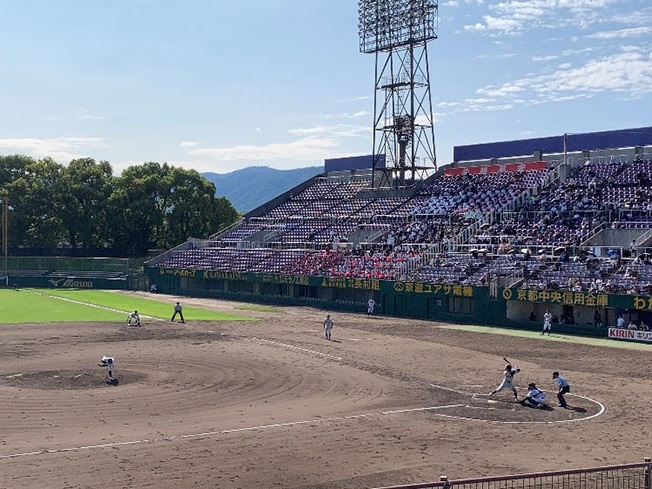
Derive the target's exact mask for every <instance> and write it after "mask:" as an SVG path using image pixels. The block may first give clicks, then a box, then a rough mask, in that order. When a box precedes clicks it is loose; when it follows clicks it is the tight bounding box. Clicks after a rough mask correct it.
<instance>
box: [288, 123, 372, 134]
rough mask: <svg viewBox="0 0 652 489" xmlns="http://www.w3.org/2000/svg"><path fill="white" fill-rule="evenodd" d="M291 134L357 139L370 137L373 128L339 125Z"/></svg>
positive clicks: (293, 131)
mask: <svg viewBox="0 0 652 489" xmlns="http://www.w3.org/2000/svg"><path fill="white" fill-rule="evenodd" d="M289 132H290V134H293V135H295V136H316V135H327V136H328V137H333V136H334V137H357V136H361V135H368V134H369V133H370V132H371V128H370V126H352V125H348V124H338V125H335V126H314V127H308V128H301V129H290V131H289Z"/></svg>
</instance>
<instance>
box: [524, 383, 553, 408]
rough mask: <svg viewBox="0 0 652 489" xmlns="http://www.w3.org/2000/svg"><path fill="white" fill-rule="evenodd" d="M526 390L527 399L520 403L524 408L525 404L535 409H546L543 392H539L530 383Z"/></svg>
mask: <svg viewBox="0 0 652 489" xmlns="http://www.w3.org/2000/svg"><path fill="white" fill-rule="evenodd" d="M527 388H528V392H527V397H526V398H525V399H523V400H522V401H521V404H523V405H524V406H525V405H526V404H527V403H529V404H531V405H532V406H534V407H537V408H545V407H547V406H546V394H545V392H543V391H542V390H539V389H538V388H537V386H536V384H535V383H534V382H530V383H529V384H528V386H527Z"/></svg>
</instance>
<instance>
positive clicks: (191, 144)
mask: <svg viewBox="0 0 652 489" xmlns="http://www.w3.org/2000/svg"><path fill="white" fill-rule="evenodd" d="M195 146H199V143H198V142H197V141H181V143H179V147H181V148H193V147H195Z"/></svg>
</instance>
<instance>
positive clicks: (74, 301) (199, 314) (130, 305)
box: [0, 289, 255, 324]
mask: <svg viewBox="0 0 652 489" xmlns="http://www.w3.org/2000/svg"><path fill="white" fill-rule="evenodd" d="M182 305H183V304H182ZM173 307H174V304H173V303H170V302H160V301H155V300H151V299H145V298H140V297H133V296H127V295H123V294H119V293H116V292H112V291H105V290H68V289H18V290H11V289H9V290H8V289H3V290H0V310H2V311H3V313H2V315H1V316H0V324H14V323H43V322H64V321H74V322H94V321H126V319H127V314H128V313H129V312H131V311H134V310H137V311H138V313H139V314H140V315H141V317H154V318H159V319H168V318H170V317H171V316H172V313H173V312H174V311H173ZM183 315H184V317H185V319H186V320H187V321H195V320H212V321H254V320H255V319H254V318H249V317H245V316H240V315H236V314H225V313H221V312H218V311H211V310H208V309H201V308H198V307H188V306H184V307H183Z"/></svg>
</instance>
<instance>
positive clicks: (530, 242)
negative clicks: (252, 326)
mask: <svg viewBox="0 0 652 489" xmlns="http://www.w3.org/2000/svg"><path fill="white" fill-rule="evenodd" d="M551 171H552V170H551V169H546V170H534V171H528V172H522V171H513V172H497V173H478V174H462V175H442V176H439V177H437V178H433V179H430V180H429V181H428V182H426V184H425V185H423V186H422V187H421V188H419V189H417V191H415V192H414V193H413V195H411V196H409V195H407V196H406V195H405V194H403V196H401V197H383V196H379V197H378V198H377V199H373V198H370V197H369V194H368V192H365V193H364V195H365V196H364V198H362V197H358V193H359V192H360V191H368V190H369V189H370V188H371V181H370V180H365V179H358V180H355V181H350V180H341V181H338V180H337V179H329V180H317V181H316V182H315V183H314V184H313V185H311V186H309V187H308V188H307V189H305V190H304V191H302V192H300V193H299V194H297V195H295V196H291V197H289V199H288V200H286V201H285V202H284V203H282V204H280V205H279V206H277V207H275V208H274V209H271V210H270V211H269V212H268V213H267V214H265V215H263V216H258V217H256V218H252V219H250V220H249V221H248V222H246V223H244V224H243V225H242V226H240V227H239V228H236V229H234V230H232V231H230V232H229V233H228V234H227V235H225V236H222V237H221V238H218V239H217V240H216V243H217V244H218V246H219V244H220V243H226V245H228V246H231V248H229V251H224V253H221V252H217V251H215V248H212V251H211V252H210V256H203V257H202V256H198V253H199V254H201V252H200V251H197V250H192V252H191V253H192V260H190V261H191V262H192V263H194V264H196V265H197V264H198V265H201V266H203V267H216V268H218V269H226V268H228V267H229V266H236V265H237V269H238V270H250V271H265V267H266V266H268V267H270V268H269V269H268V270H267V271H272V270H271V268H274V270H273V271H277V272H279V273H287V274H301V275H317V276H335V277H360V278H375V279H388V280H399V279H400V280H405V279H411V280H419V281H424V282H433V283H451V284H456V283H459V284H472V285H486V284H487V283H489V281H491V280H492V279H495V278H496V277H511V278H512V279H513V280H514V283H515V284H518V286H520V287H524V288H533V289H560V290H574V291H589V292H593V293H628V294H641V293H642V294H652V262H651V261H650V259H649V255H646V253H639V254H634V253H633V252H631V251H630V254H629V255H628V260H627V261H626V262H623V261H622V256H621V254H620V253H619V252H616V255H617V256H613V254H612V255H608V256H604V257H595V256H590V254H588V253H584V252H576V251H565V250H578V249H581V244H582V243H583V242H584V241H585V240H586V239H587V238H588V237H590V236H591V235H592V234H593V233H595V232H596V229H599V228H600V226H603V227H604V226H605V224H606V223H608V224H607V225H608V226H609V227H611V228H612V229H620V228H624V227H627V226H629V225H631V224H632V223H636V225H637V226H647V228H650V226H651V225H650V221H649V219H651V217H650V214H651V213H652V191H651V190H652V189H651V188H650V186H651V185H652V181H651V179H650V177H649V175H650V172H652V162H649V161H638V162H634V163H631V164H623V163H609V164H597V163H592V162H587V163H586V164H585V165H584V166H582V167H580V168H577V169H576V170H574V171H573V172H572V173H571V174H570V175H569V177H568V178H567V179H566V180H565V181H564V182H563V183H561V184H559V183H557V184H555V185H552V186H550V187H548V188H546V187H545V186H544V182H545V181H547V180H546V179H547V178H548V177H549V176H550V172H551ZM361 195H362V194H361ZM386 195H387V194H386ZM524 196H527V198H524ZM515 204H518V208H517V209H516V210H515V211H513V210H509V209H513V208H514V206H515ZM508 210H509V211H508ZM613 212H618V220H611V218H612V217H613V215H614V214H613ZM489 214H491V215H494V216H497V217H496V219H495V222H488V223H487V224H485V225H484V226H482V227H481V228H480V230H479V231H478V232H477V234H476V235H474V236H472V237H471V238H470V240H467V241H466V244H467V245H474V246H476V249H475V253H473V252H468V251H467V252H463V253H440V254H438V255H436V256H435V257H433V258H429V259H426V258H425V256H426V255H424V254H422V252H421V251H419V250H422V249H425V247H424V246H421V247H420V248H419V247H416V246H414V245H427V244H429V243H438V244H440V243H445V242H447V241H449V240H451V241H452V240H454V239H456V238H457V237H458V236H459V235H460V233H461V231H463V230H464V229H466V228H468V227H469V226H471V225H473V224H476V223H477V224H476V225H479V221H480V220H481V219H484V218H485V217H486V216H487V215H489ZM645 216H647V219H648V221H644V220H641V217H645ZM636 229H644V228H640V227H636ZM261 231H264V232H261ZM256 233H258V234H256ZM264 234H267V235H268V236H269V237H270V239H271V240H273V241H274V243H275V244H279V243H280V244H284V243H285V244H289V243H291V244H292V245H293V247H294V248H295V249H294V250H293V252H292V253H285V255H284V258H283V259H282V260H280V259H278V260H277V259H276V258H275V257H274V255H275V251H274V250H273V249H272V248H273V247H270V248H268V249H267V250H265V251H259V252H257V253H250V254H248V255H246V256H242V257H241V256H239V253H240V252H242V253H245V251H244V250H239V249H238V246H237V244H238V243H239V241H241V240H246V239H247V236H248V235H249V236H253V235H257V236H258V237H260V236H262V235H264ZM354 237H355V239H353V238H354ZM360 237H369V239H370V241H369V242H366V243H365V244H364V246H360V245H358V244H357V243H358V242H359V241H360V239H359V238H360ZM220 239H221V241H220ZM234 244H236V246H233V245H234ZM263 246H264V245H263ZM542 246H546V247H550V250H552V249H555V250H561V251H560V252H558V253H556V255H554V254H550V253H547V252H546V253H543V254H542V255H536V254H533V252H531V251H530V248H537V247H542ZM636 248H637V247H636V246H633V247H632V250H633V249H636ZM315 249H317V250H315ZM478 249H482V250H483V253H482V254H481V255H480V256H478ZM276 251H278V250H276ZM472 251H473V250H472ZM639 251H640V250H639ZM278 252H279V253H280V251H278ZM188 261H189V260H185V259H184V252H179V253H177V254H175V255H174V256H172V257H171V258H170V259H169V260H168V261H167V262H166V263H165V264H163V266H171V267H181V266H185V265H187V262H188ZM184 264H185V265H184ZM272 264H273V266H272ZM519 280H520V282H518V281H519Z"/></svg>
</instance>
